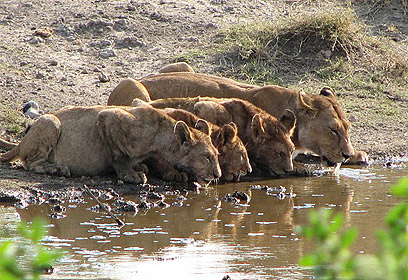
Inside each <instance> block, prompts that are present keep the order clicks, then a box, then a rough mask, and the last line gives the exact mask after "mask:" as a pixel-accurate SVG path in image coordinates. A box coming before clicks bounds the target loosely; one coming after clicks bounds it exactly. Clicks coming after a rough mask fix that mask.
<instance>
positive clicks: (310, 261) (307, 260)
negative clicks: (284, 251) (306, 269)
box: [299, 254, 317, 266]
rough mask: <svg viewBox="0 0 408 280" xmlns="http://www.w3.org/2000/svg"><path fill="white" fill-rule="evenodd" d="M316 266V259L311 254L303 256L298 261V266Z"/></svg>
mask: <svg viewBox="0 0 408 280" xmlns="http://www.w3.org/2000/svg"><path fill="white" fill-rule="evenodd" d="M316 264H317V257H316V256H315V255H312V254H308V255H304V256H303V257H302V258H301V259H300V261H299V265H300V266H314V265H316Z"/></svg>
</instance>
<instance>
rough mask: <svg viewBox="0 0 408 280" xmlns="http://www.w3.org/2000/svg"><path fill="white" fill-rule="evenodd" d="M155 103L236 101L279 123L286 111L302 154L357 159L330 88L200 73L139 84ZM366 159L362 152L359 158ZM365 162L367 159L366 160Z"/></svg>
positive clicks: (332, 161)
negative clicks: (314, 88)
mask: <svg viewBox="0 0 408 280" xmlns="http://www.w3.org/2000/svg"><path fill="white" fill-rule="evenodd" d="M138 81H139V82H140V83H142V84H143V85H144V86H145V87H146V89H147V90H148V92H149V94H150V97H151V99H153V100H154V99H159V98H167V97H193V96H212V97H221V98H225V97H232V98H240V99H244V100H247V101H249V102H251V103H252V104H254V105H256V106H258V107H260V108H262V109H264V110H265V111H266V112H268V113H270V114H272V115H274V116H276V117H277V118H278V119H279V118H280V116H282V115H283V114H284V112H285V110H286V109H289V110H291V111H293V112H294V113H295V115H296V119H297V123H296V128H295V131H294V135H293V137H292V139H293V142H294V143H295V145H296V148H297V149H298V150H303V149H305V150H310V151H312V152H314V153H316V154H318V155H319V156H320V158H321V159H322V160H324V161H326V162H327V163H328V164H329V165H333V164H335V163H341V162H344V161H345V160H346V159H348V158H351V157H353V156H354V154H355V152H354V148H353V146H352V144H351V142H350V136H349V130H350V123H349V122H348V120H347V119H346V117H345V114H344V112H343V110H342V108H341V105H340V104H339V102H338V101H337V99H336V97H335V96H334V94H333V91H332V90H331V89H329V88H323V89H322V90H321V92H320V94H318V95H314V94H310V93H305V92H303V91H302V90H300V91H299V90H294V89H288V88H284V87H280V86H263V87H259V86H255V85H249V84H243V83H239V82H236V81H234V80H231V79H226V78H221V77H216V76H211V75H206V74H199V73H187V72H186V73H182V72H179V73H166V74H158V75H151V76H147V77H144V78H141V79H139V80H138ZM361 155H365V153H364V152H358V153H357V155H356V156H360V157H361ZM363 158H364V157H363Z"/></svg>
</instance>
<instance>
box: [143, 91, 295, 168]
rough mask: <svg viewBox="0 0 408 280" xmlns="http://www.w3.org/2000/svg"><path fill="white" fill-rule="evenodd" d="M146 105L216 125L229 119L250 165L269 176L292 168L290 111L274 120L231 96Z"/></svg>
mask: <svg viewBox="0 0 408 280" xmlns="http://www.w3.org/2000/svg"><path fill="white" fill-rule="evenodd" d="M149 104H150V105H152V106H153V107H155V108H169V107H170V108H177V109H184V110H187V111H189V112H192V113H194V114H195V115H197V116H198V117H200V118H203V119H205V120H207V121H210V122H213V123H215V124H217V125H223V124H226V123H229V122H231V121H232V122H234V123H235V124H236V125H237V127H238V136H239V138H241V140H242V142H243V143H244V144H245V146H246V148H247V151H248V155H249V159H250V160H251V164H252V165H253V166H255V167H257V168H258V169H260V170H263V171H266V172H268V173H269V174H270V175H272V176H276V175H284V174H286V173H288V172H291V171H293V164H292V153H293V151H294V149H295V146H294V144H293V143H292V141H291V139H290V137H291V135H292V133H293V129H294V126H295V122H296V118H295V115H294V114H293V113H292V112H291V111H290V110H286V111H285V113H284V114H283V116H282V117H281V118H280V119H279V120H277V119H276V118H275V117H273V116H272V115H270V114H268V113H266V112H265V111H263V110H262V109H260V108H258V107H256V106H254V105H253V104H251V103H249V102H247V101H244V100H241V99H234V98H220V99H219V98H211V97H195V98H167V99H158V100H153V101H151V102H149Z"/></svg>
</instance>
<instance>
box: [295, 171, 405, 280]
mask: <svg viewBox="0 0 408 280" xmlns="http://www.w3.org/2000/svg"><path fill="white" fill-rule="evenodd" d="M391 191H392V194H393V195H395V196H400V197H403V198H405V201H403V202H400V203H399V204H397V205H396V206H394V207H393V208H392V209H391V210H390V211H389V212H388V215H387V217H386V219H385V221H386V224H387V229H385V230H378V231H377V238H378V240H379V242H380V245H381V251H380V252H379V253H378V254H376V255H368V254H367V255H359V256H357V257H356V256H353V255H352V253H351V252H350V248H351V246H352V245H353V244H354V242H355V240H356V237H357V230H356V229H354V228H350V229H343V228H342V227H343V220H344V218H343V215H342V214H337V215H335V216H334V217H332V213H331V211H330V210H327V209H325V210H323V209H321V210H319V211H312V212H311V213H310V217H309V218H310V226H305V227H300V228H298V231H299V232H300V233H301V234H302V235H303V236H305V237H306V238H308V239H312V240H314V241H315V242H316V244H317V246H316V249H315V251H314V252H312V253H310V254H307V255H305V256H303V257H302V258H301V260H300V262H299V263H300V265H302V266H311V267H312V268H313V270H314V272H315V275H316V276H317V277H318V278H319V279H367V280H370V279H390V280H399V279H401V280H402V279H408V203H407V201H406V200H407V199H408V178H407V179H403V180H401V181H400V182H399V183H398V184H397V185H396V186H394V187H393V188H392V189H391Z"/></svg>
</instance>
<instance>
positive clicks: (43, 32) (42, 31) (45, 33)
mask: <svg viewBox="0 0 408 280" xmlns="http://www.w3.org/2000/svg"><path fill="white" fill-rule="evenodd" d="M53 33H54V31H52V29H50V28H48V27H41V28H39V29H37V30H35V31H34V36H40V37H42V38H48V37H51V36H52V34H53Z"/></svg>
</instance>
